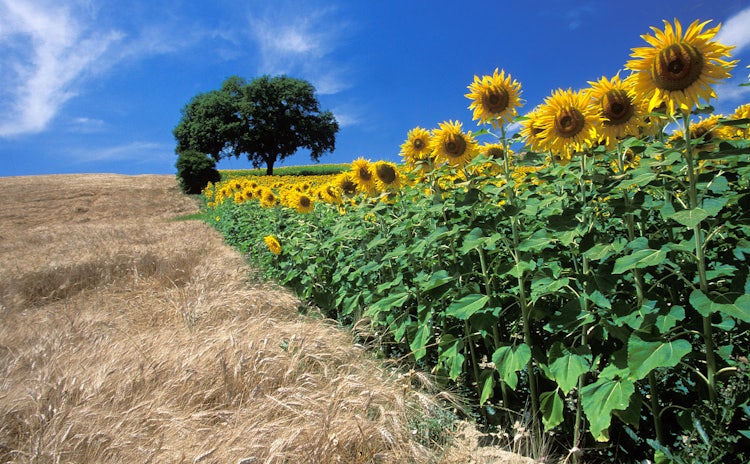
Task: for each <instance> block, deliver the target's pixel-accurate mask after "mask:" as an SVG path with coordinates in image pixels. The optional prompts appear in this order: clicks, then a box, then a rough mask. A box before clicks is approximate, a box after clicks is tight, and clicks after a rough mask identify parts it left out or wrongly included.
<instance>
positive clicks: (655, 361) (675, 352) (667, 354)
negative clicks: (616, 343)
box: [628, 335, 693, 380]
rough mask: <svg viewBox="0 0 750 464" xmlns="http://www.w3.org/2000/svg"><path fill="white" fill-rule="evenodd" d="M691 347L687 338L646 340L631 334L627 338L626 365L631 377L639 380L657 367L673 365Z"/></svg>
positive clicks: (690, 349) (689, 350)
mask: <svg viewBox="0 0 750 464" xmlns="http://www.w3.org/2000/svg"><path fill="white" fill-rule="evenodd" d="M692 349H693V348H692V346H691V345H690V342H688V341H687V340H674V341H667V342H659V341H656V342H648V341H645V340H643V339H641V338H640V337H639V336H637V335H633V336H631V337H630V340H628V367H629V368H630V374H631V378H632V379H633V380H640V379H642V378H644V377H646V376H647V375H648V373H649V372H651V371H652V370H654V369H657V368H659V367H674V366H676V365H677V363H679V362H680V360H681V359H682V358H683V357H684V356H685V355H686V354H688V353H690V352H691V351H692Z"/></svg>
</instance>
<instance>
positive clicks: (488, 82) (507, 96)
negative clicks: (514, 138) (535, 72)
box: [465, 68, 521, 129]
mask: <svg viewBox="0 0 750 464" xmlns="http://www.w3.org/2000/svg"><path fill="white" fill-rule="evenodd" d="M469 90H470V91H471V92H470V93H467V94H466V95H465V97H466V98H468V99H470V100H472V102H471V104H470V105H469V109H470V110H474V120H477V119H479V124H484V123H487V122H489V123H491V124H492V127H494V128H495V129H497V128H498V126H499V124H500V123H501V122H506V123H509V122H510V121H511V120H512V119H513V118H514V117H516V116H517V115H518V113H517V111H516V108H518V107H519V106H521V100H520V99H519V98H518V96H519V95H520V93H521V84H519V83H518V82H517V81H515V80H513V79H512V78H511V77H510V74H508V75H507V76H506V75H505V70H503V71H501V72H500V74H498V69H497V68H495V72H494V74H492V75H491V76H482V77H481V78H480V77H479V76H474V82H472V83H471V84H470V85H469Z"/></svg>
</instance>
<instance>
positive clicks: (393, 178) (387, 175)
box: [374, 161, 401, 191]
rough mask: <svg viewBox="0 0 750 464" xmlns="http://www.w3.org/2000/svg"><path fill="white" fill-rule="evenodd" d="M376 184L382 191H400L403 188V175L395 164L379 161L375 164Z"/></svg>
mask: <svg viewBox="0 0 750 464" xmlns="http://www.w3.org/2000/svg"><path fill="white" fill-rule="evenodd" d="M374 170H375V183H376V186H377V189H378V190H380V191H386V190H391V191H393V190H398V189H399V188H401V175H400V174H399V172H398V169H397V168H396V165H395V164H394V163H391V162H389V161H378V162H377V163H375V168H374Z"/></svg>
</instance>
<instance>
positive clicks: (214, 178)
mask: <svg viewBox="0 0 750 464" xmlns="http://www.w3.org/2000/svg"><path fill="white" fill-rule="evenodd" d="M175 166H176V167H177V179H178V180H179V182H180V187H181V188H182V190H183V191H184V192H185V193H190V194H193V193H201V190H203V188H204V187H205V186H206V185H208V183H209V182H218V181H220V180H221V175H220V174H219V171H218V170H217V169H216V162H215V161H214V160H213V159H211V158H209V157H208V156H206V155H205V154H204V153H200V152H198V151H195V150H186V151H184V152H182V153H178V156H177V163H176V164H175Z"/></svg>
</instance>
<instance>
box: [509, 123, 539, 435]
mask: <svg viewBox="0 0 750 464" xmlns="http://www.w3.org/2000/svg"><path fill="white" fill-rule="evenodd" d="M500 130H501V134H502V144H503V153H504V154H505V156H503V164H504V166H505V180H506V183H507V187H508V188H506V191H507V192H508V199H509V201H508V203H509V204H510V205H511V207H512V211H513V213H512V215H511V218H510V219H511V220H510V224H511V231H512V234H513V258H514V261H515V262H516V266H519V265H520V264H521V252H520V251H519V248H520V247H519V245H520V242H521V239H520V233H519V230H518V229H519V227H520V225H521V224H520V222H521V221H520V219H519V217H518V208H517V205H516V202H517V198H516V194H515V185H514V184H513V176H512V175H511V170H510V156H509V153H510V152H509V148H510V147H509V144H508V138H507V137H506V134H505V126H504V125H503V126H501V128H500ZM519 269H520V266H519ZM525 274H526V272H525V271H524V272H519V273H518V278H517V282H518V302H519V304H520V305H521V319H522V323H523V341H524V343H525V344H526V345H527V346H528V347H529V348H532V347H533V346H534V340H533V338H532V336H531V308H529V305H528V300H527V298H526V278H525ZM526 371H527V375H528V377H529V395H530V396H531V413H532V416H533V418H534V420H536V419H537V418H538V417H539V395H538V392H537V385H536V375H535V374H534V356H533V355H532V356H531V357H530V358H529V361H528V362H527V363H526Z"/></svg>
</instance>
